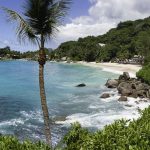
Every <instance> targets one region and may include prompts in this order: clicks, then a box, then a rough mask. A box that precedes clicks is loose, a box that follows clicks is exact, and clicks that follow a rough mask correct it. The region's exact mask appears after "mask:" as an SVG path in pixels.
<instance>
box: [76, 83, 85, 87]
mask: <svg viewBox="0 0 150 150" xmlns="http://www.w3.org/2000/svg"><path fill="white" fill-rule="evenodd" d="M85 86H86V84H84V83H81V84H78V85H77V86H76V87H85Z"/></svg>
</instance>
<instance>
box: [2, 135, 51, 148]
mask: <svg viewBox="0 0 150 150" xmlns="http://www.w3.org/2000/svg"><path fill="white" fill-rule="evenodd" d="M0 150H51V148H50V147H49V146H48V145H46V144H44V143H42V142H37V143H32V142H30V141H24V142H19V140H18V139H17V138H15V137H12V136H0Z"/></svg>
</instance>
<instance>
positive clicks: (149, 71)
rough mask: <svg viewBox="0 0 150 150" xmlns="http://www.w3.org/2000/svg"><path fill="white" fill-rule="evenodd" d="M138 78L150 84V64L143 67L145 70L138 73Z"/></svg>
mask: <svg viewBox="0 0 150 150" xmlns="http://www.w3.org/2000/svg"><path fill="white" fill-rule="evenodd" d="M136 76H137V77H138V78H139V79H141V80H143V81H144V82H146V83H148V84H150V64H148V65H146V66H143V68H142V69H141V70H139V71H138V72H137V74H136Z"/></svg>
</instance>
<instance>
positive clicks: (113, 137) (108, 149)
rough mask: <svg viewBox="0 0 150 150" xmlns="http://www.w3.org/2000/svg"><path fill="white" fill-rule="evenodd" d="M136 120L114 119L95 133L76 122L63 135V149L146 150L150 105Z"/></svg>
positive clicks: (149, 146)
mask: <svg viewBox="0 0 150 150" xmlns="http://www.w3.org/2000/svg"><path fill="white" fill-rule="evenodd" d="M141 114H142V116H141V117H140V118H139V119H138V120H133V121H131V122H129V121H126V120H119V121H115V122H114V123H113V124H111V125H108V126H106V127H105V128H104V129H103V130H99V131H97V132H95V133H91V132H89V131H88V130H87V129H84V128H82V127H81V126H80V124H78V123H76V124H74V125H73V126H72V128H71V130H70V131H69V133H68V134H67V135H66V136H65V138H64V142H65V144H66V147H65V150H80V149H82V150H148V149H150V107H149V108H147V109H145V110H144V111H142V112H141Z"/></svg>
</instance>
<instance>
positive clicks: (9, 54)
mask: <svg viewBox="0 0 150 150" xmlns="http://www.w3.org/2000/svg"><path fill="white" fill-rule="evenodd" d="M0 57H1V58H17V59H19V58H20V57H21V53H20V52H18V51H13V50H11V49H10V47H9V46H6V47H4V48H0Z"/></svg>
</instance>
